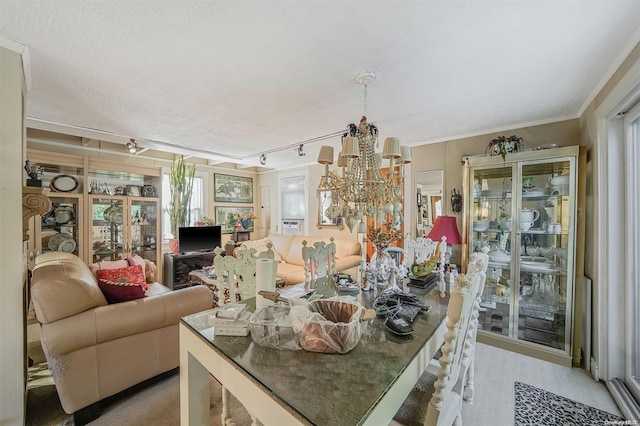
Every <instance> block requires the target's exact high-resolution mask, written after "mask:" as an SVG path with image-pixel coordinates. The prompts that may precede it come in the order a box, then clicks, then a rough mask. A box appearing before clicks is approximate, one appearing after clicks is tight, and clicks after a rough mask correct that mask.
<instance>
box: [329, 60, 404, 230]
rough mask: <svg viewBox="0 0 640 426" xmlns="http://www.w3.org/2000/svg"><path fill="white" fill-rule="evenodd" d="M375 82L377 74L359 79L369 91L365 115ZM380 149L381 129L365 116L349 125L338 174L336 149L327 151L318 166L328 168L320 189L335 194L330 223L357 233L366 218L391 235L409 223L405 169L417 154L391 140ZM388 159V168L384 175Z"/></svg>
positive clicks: (367, 74) (330, 209)
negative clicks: (332, 168)
mask: <svg viewBox="0 0 640 426" xmlns="http://www.w3.org/2000/svg"><path fill="white" fill-rule="evenodd" d="M374 79H375V74H374V73H371V72H368V73H363V74H360V75H358V76H357V77H356V82H358V84H361V85H364V88H365V113H366V100H367V85H368V84H369V83H370V82H371V81H373V80H374ZM377 147H378V128H377V127H376V126H375V125H373V124H370V123H368V122H367V117H366V116H365V115H363V116H362V118H361V119H360V122H359V123H358V124H357V125H356V124H349V125H348V126H347V130H346V132H345V133H344V135H343V136H342V149H341V151H340V153H339V154H338V159H337V166H338V168H339V171H338V172H337V173H334V172H331V171H329V166H330V165H332V164H333V162H334V161H333V160H334V153H333V147H331V146H323V147H322V148H321V149H320V154H319V155H318V162H319V163H320V164H324V166H325V173H324V175H323V176H322V178H321V180H320V184H319V186H318V189H319V190H330V191H331V194H332V203H331V205H330V206H329V207H328V208H327V209H326V211H325V212H324V214H325V215H326V216H327V217H328V218H329V219H335V218H338V217H340V216H342V218H343V220H344V223H345V224H346V225H347V226H348V227H349V229H350V230H351V231H353V228H354V227H355V225H356V223H357V221H358V220H360V221H364V217H365V216H367V217H370V218H372V219H373V227H374V228H377V227H378V226H379V225H384V226H385V227H386V228H387V229H388V230H399V229H400V224H401V223H402V221H403V215H402V198H403V192H404V177H405V174H404V166H405V165H406V164H408V163H410V162H411V151H410V149H409V147H407V146H400V140H399V139H398V138H395V137H388V138H386V139H385V141H384V146H383V150H382V152H381V153H376V151H375V150H376V148H377ZM385 160H388V169H387V170H385V171H383V170H382V168H383V166H384V164H383V163H384V162H385Z"/></svg>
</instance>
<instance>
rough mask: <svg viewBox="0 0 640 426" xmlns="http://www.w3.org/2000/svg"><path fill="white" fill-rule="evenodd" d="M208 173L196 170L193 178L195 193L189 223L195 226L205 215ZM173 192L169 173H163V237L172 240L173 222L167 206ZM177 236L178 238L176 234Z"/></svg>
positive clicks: (192, 197)
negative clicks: (170, 187) (170, 219)
mask: <svg viewBox="0 0 640 426" xmlns="http://www.w3.org/2000/svg"><path fill="white" fill-rule="evenodd" d="M206 179H207V175H206V173H198V172H196V176H195V177H194V178H193V194H192V195H191V202H190V205H189V208H190V209H191V214H190V217H189V225H190V226H193V225H194V224H195V223H196V222H197V221H198V220H199V219H200V217H202V215H205V214H206V212H205V206H206V181H207V180H206ZM170 196H171V192H170V190H169V174H168V173H163V174H162V239H163V240H170V239H172V238H174V237H173V235H172V234H171V222H170V221H169V213H167V207H168V205H169V198H170ZM175 238H178V236H177V235H176V236H175Z"/></svg>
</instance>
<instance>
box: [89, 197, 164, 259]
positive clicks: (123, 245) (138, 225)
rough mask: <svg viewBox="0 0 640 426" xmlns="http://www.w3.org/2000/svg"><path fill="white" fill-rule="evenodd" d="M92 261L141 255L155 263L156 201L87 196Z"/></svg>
mask: <svg viewBox="0 0 640 426" xmlns="http://www.w3.org/2000/svg"><path fill="white" fill-rule="evenodd" d="M89 200H90V205H91V244H92V246H91V247H90V258H91V259H92V261H93V262H100V261H103V260H121V259H126V258H127V257H129V256H135V255H138V256H141V257H142V258H144V259H149V260H151V261H153V262H156V264H157V263H158V261H157V258H158V253H159V252H158V250H157V241H158V238H159V236H158V233H159V227H158V219H159V217H158V212H159V211H160V207H159V201H158V199H157V198H143V197H126V196H108V195H89Z"/></svg>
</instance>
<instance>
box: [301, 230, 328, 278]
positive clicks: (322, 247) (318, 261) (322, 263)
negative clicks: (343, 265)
mask: <svg viewBox="0 0 640 426" xmlns="http://www.w3.org/2000/svg"><path fill="white" fill-rule="evenodd" d="M302 260H303V261H304V277H305V282H306V283H309V282H313V281H315V280H317V279H318V278H322V277H326V276H332V275H333V274H334V273H335V272H336V243H335V242H334V240H333V237H331V238H330V240H329V243H326V242H325V241H316V242H315V243H313V246H309V245H308V243H307V240H304V241H302Z"/></svg>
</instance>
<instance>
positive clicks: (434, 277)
mask: <svg viewBox="0 0 640 426" xmlns="http://www.w3.org/2000/svg"><path fill="white" fill-rule="evenodd" d="M439 278H440V274H439V273H431V274H429V275H427V276H425V277H414V276H409V286H411V287H417V288H422V289H431V288H433V287H435V286H436V284H437V283H438V279H439Z"/></svg>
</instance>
